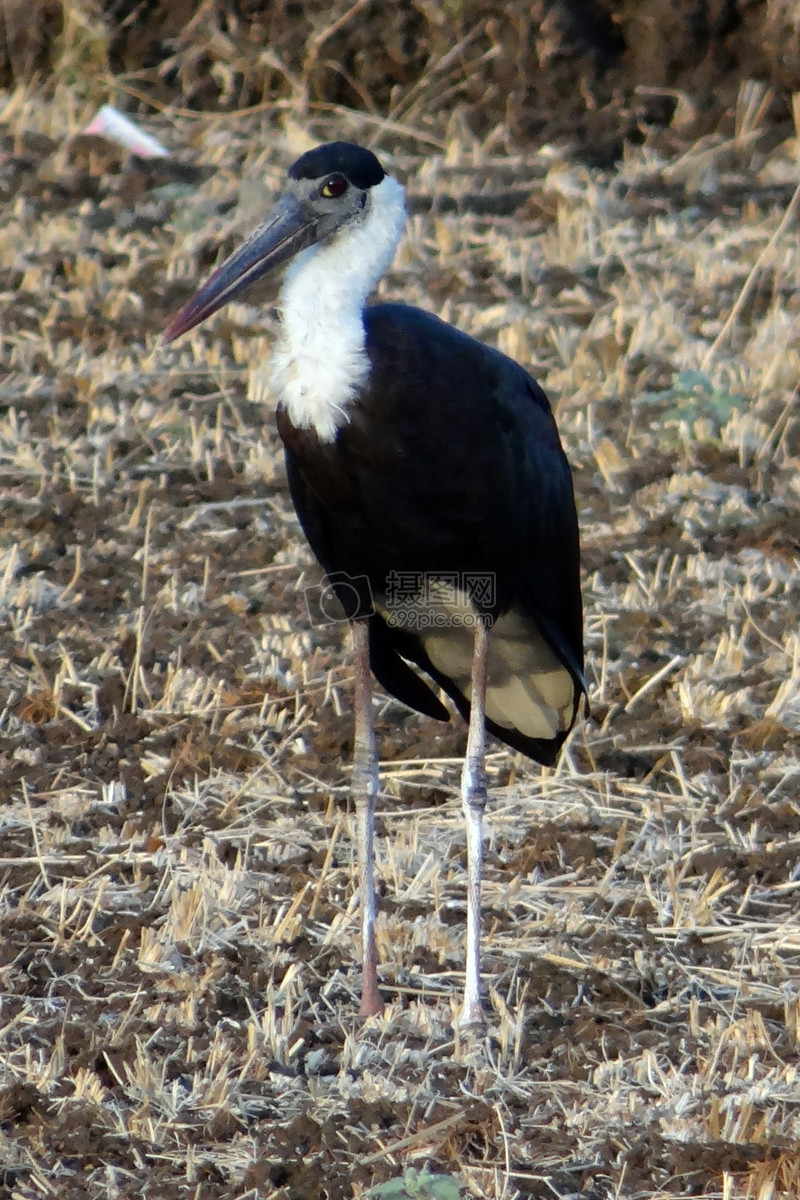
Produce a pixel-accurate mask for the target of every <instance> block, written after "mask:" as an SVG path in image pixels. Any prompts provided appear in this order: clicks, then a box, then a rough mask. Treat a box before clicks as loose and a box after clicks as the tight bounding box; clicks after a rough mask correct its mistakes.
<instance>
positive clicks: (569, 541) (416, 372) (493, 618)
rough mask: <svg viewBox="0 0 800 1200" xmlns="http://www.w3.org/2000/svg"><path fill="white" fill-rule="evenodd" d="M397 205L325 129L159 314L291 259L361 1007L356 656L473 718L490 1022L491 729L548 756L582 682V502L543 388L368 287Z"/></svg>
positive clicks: (306, 515)
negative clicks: (345, 763)
mask: <svg viewBox="0 0 800 1200" xmlns="http://www.w3.org/2000/svg"><path fill="white" fill-rule="evenodd" d="M405 219H406V209H405V203H404V189H403V187H402V186H401V185H400V183H399V182H398V181H397V180H396V179H394V178H393V177H392V176H391V175H387V174H386V172H385V171H384V169H383V167H382V166H381V163H380V162H379V161H378V159H377V158H376V156H375V155H374V154H373V153H371V151H369V150H367V149H364V148H363V147H361V146H357V145H353V144H351V143H347V142H332V143H329V144H327V145H322V146H318V147H316V148H315V149H313V150H310V151H308V152H307V153H305V154H303V155H302V156H301V157H300V158H298V159H297V161H296V162H295V163H293V164H292V166H291V167H290V168H289V172H288V180H287V183H286V188H285V190H284V192H283V194H282V196H281V197H280V199H279V200H278V202H277V204H276V205H275V207H274V208H273V210H272V211H271V212H270V214H269V215H268V216H267V218H266V219H265V220H264V222H263V223H262V224H260V225H259V226H258V228H257V229H255V230H254V232H253V233H251V234H250V236H249V237H248V238H247V239H246V240H245V241H244V242H243V243H242V245H241V246H240V247H239V248H238V249H237V250H235V251H234V252H233V254H231V255H230V257H229V258H227V259H226V261H225V262H223V264H222V265H221V266H220V267H218V268H217V270H216V271H214V273H213V274H212V275H211V276H210V278H209V279H208V280H207V281H206V283H204V284H203V286H202V287H201V288H200V289H199V291H197V292H196V293H195V295H194V296H193V297H192V298H191V299H190V300H189V301H188V303H187V304H186V305H185V306H184V307H183V308H182V309H181V311H180V312H179V313H178V314H177V315H176V316H175V317H174V318H173V320H172V321H171V322H170V324H169V326H168V328H167V329H166V331H165V333H164V338H165V340H166V341H170V342H171V341H173V340H174V339H175V338H178V337H180V336H181V335H182V334H184V333H186V332H187V331H188V330H190V329H192V328H194V327H195V326H196V325H199V324H200V322H201V321H205V319H206V318H207V317H209V316H211V314H212V313H214V312H216V311H217V310H218V309H220V308H221V307H222V306H223V305H224V304H227V303H228V302H229V301H230V300H232V299H233V298H234V297H236V296H239V295H240V294H241V293H242V292H243V291H244V290H245V289H246V288H247V287H248V286H249V285H250V284H253V283H255V282H256V281H257V280H259V279H261V278H262V277H263V276H265V275H266V274H267V273H268V272H271V271H273V270H275V268H277V267H278V266H280V265H281V264H283V263H286V262H287V261H288V260H290V259H291V260H293V261H292V263H291V266H289V268H288V270H287V271H286V274H285V277H284V280H283V284H282V287H281V292H280V315H281V331H280V334H279V337H278V340H277V345H276V347H275V350H274V354H273V359H272V382H273V387H274V392H275V394H276V397H277V400H278V406H277V424H278V430H279V433H280V436H281V438H282V440H283V444H284V449H285V456H286V467H287V472H288V478H289V486H290V490H291V494H292V499H293V502H294V506H295V509H296V511H297V516H298V518H299V520H300V524H301V525H302V527H303V530H304V532H305V534H306V537H307V539H308V541H309V543H310V546H311V549H312V550H313V552H314V554H315V555H316V557H317V559H318V560H319V562H320V564H321V566H322V568H323V570H324V571H325V572H326V575H327V579H328V581H329V585H330V587H331V589H332V591H333V592H334V593H335V594H336V595H337V596H338V598H339V600H340V602H341V604H342V606H343V608H344V610H345V613H346V616H347V617H348V619H349V621H350V624H351V628H352V634H353V643H354V654H355V702H354V706H355V737H354V762H353V792H354V797H355V804H356V813H357V838H358V862H359V890H360V903H361V933H362V991H361V1008H360V1011H361V1013H362V1014H363V1015H366V1016H370V1015H376V1014H378V1013H380V1012H381V1011H382V1008H383V1003H382V999H381V995H380V992H379V989H378V976H377V961H378V959H377V948H376V939H375V918H376V905H375V889H374V883H373V871H374V851H373V827H374V818H375V800H376V796H377V794H378V758H377V753H376V741H375V733H374V723H373V712H372V682H371V674H370V668H371V672H372V675H374V676H375V678H376V679H377V680H378V682H379V683H380V684H381V685H382V686H383V687H384V688H385V689H386V691H388V692H389V693H391V694H392V695H393V696H395V697H396V698H397V699H398V700H401V701H402V702H403V703H404V704H406V705H408V706H409V707H410V708H412V709H416V710H417V711H418V712H421V713H424V714H425V715H427V716H429V717H434V718H438V719H440V720H447V719H448V710H447V708H446V707H445V705H444V704H443V703H442V700H441V698H440V695H439V694H437V693H438V692H439V690H441V692H444V693H445V694H446V695H447V696H449V697H450V700H451V701H452V702H453V704H454V705H455V707H456V709H457V710H458V712H459V713H460V714H461V716H462V717H463V718H464V719H465V720H466V721H467V722H468V735H467V750H466V756H465V759H464V765H463V771H462V779H461V798H462V804H463V809H464V814H465V818H466V828H467V953H466V971H465V986H464V999H463V1005H462V1008H461V1013H460V1017H459V1018H458V1020H459V1023H460V1024H462V1025H465V1026H469V1025H479V1024H481V1023H482V1022H483V1009H482V1002H481V976H480V903H481V865H482V853H483V846H482V820H483V814H484V810H485V807H486V802H487V787H486V774H485V767H484V760H485V731H487V730H488V731H489V733H491V734H492V735H493V736H494V737H496V738H499V740H500V741H501V742H504V743H505V744H506V745H508V746H510V747H512V748H513V749H515V750H519V751H521V752H522V753H523V754H526V755H528V756H529V757H530V758H532V759H534V760H535V761H536V762H538V763H543V764H552V763H554V762H555V760H556V757H557V755H558V752H559V749H560V747H561V745H562V743H563V742H564V739H565V738H566V736H567V734H568V733H569V731H570V729H571V728H572V726H573V724H574V722H575V719H576V717H577V714H578V710H579V707H580V705H581V702H582V697H584V696H585V693H586V684H585V681H584V676H583V642H582V605H581V591H580V577H579V542H578V521H577V516H576V511H575V501H574V496H573V488H572V477H571V474H570V469H569V466H568V463H567V460H566V457H565V455H564V452H563V450H562V447H561V442H560V439H559V435H558V431H557V428H556V424H555V420H554V418H553V415H552V412H551V409H550V405H549V403H548V400H547V397H546V395H545V393H544V392H543V390H542V388H541V387H540V386H539V384H538V383H537V382H536V381H535V380H534V379H533V378H532V376H531V375H529V374H528V372H527V371H526V370H525V369H524V368H523V367H521V366H519V365H518V364H517V363H516V362H514V361H513V360H512V359H510V358H507V357H506V356H505V355H504V354H501V353H500V352H499V351H498V350H496V349H493V348H492V347H490V346H487V345H484V344H483V343H481V342H479V341H476V340H475V339H474V338H471V337H469V336H467V335H466V334H464V333H461V332H459V331H458V330H457V329H455V328H453V327H452V326H451V325H448V324H446V323H444V322H443V321H441V320H439V319H438V318H437V317H435V316H433V315H432V314H430V313H428V312H424V311H423V310H421V309H418V308H413V307H410V306H408V305H405V304H398V303H387V304H372V305H368V304H367V300H368V297H369V296H370V293H371V292H372V290H373V288H374V287H375V285H376V284H377V282H378V280H379V279H380V277H381V275H382V274H383V273H384V271H385V270H386V268H387V267H388V266H389V264H390V263H391V261H392V258H393V257H394V254H395V251H396V249H397V246H398V244H399V242H400V238H401V236H402V232H403V227H404V224H405Z"/></svg>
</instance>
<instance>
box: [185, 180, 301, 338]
mask: <svg viewBox="0 0 800 1200" xmlns="http://www.w3.org/2000/svg"><path fill="white" fill-rule="evenodd" d="M316 239H317V222H316V219H315V218H314V217H313V216H312V215H310V214H309V211H308V209H307V208H306V207H305V206H304V205H302V204H301V203H300V201H299V200H297V199H296V198H295V197H294V196H282V197H281V199H280V200H279V201H278V203H277V205H276V206H275V208H274V209H273V211H272V212H271V213H270V215H269V216H268V217H267V219H266V221H264V223H263V224H262V225H259V227H258V229H256V230H254V231H253V233H251V234H250V237H249V238H248V239H247V241H246V242H243V243H242V245H241V246H240V247H239V249H238V250H234V252H233V254H231V256H230V257H229V258H226V260H225V262H224V263H223V264H222V266H221V267H217V269H216V271H215V272H214V274H213V275H211V276H209V278H208V279H207V280H206V282H205V283H204V284H203V286H202V287H201V288H200V289H199V291H197V292H195V294H194V295H193V296H192V298H191V300H189V301H188V302H187V303H186V304H184V306H183V308H182V309H181V311H180V312H179V313H177V314H176V316H174V317H173V318H172V320H171V321H170V323H169V325H168V326H167V328H166V329H165V330H164V335H163V337H164V341H165V342H174V341H175V339H176V338H179V337H181V335H182V334H184V333H187V332H188V331H189V330H190V329H194V327H195V325H199V324H200V322H201V321H205V319H206V317H210V316H211V314H212V313H215V312H217V310H218V309H220V308H222V306H223V305H224V304H227V303H228V301H229V300H232V299H233V298H234V296H238V294H239V292H242V291H244V289H245V288H247V287H249V286H250V284H251V283H255V282H256V280H258V279H262V278H263V277H264V276H265V275H267V274H269V272H270V271H274V270H275V268H276V267H279V266H280V265H281V263H284V262H286V260H287V259H289V258H292V256H293V255H295V254H297V253H298V252H299V251H300V250H304V249H305V248H306V246H311V245H313V243H314V242H315V241H316Z"/></svg>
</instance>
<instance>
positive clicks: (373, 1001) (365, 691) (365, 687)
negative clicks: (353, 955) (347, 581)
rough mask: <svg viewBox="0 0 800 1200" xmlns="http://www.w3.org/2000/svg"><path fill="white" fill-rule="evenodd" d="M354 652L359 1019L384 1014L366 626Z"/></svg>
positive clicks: (358, 628)
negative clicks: (377, 928)
mask: <svg viewBox="0 0 800 1200" xmlns="http://www.w3.org/2000/svg"><path fill="white" fill-rule="evenodd" d="M351 628H352V631H353V646H354V648H355V671H356V681H355V683H356V687H355V746H354V751H353V795H354V797H355V802H356V821H357V825H358V889H359V899H360V903H361V939H362V941H361V963H362V976H361V1007H360V1009H359V1012H360V1013H361V1015H362V1016H364V1017H372V1016H376V1015H377V1014H378V1013H381V1012H383V1001H382V1000H381V996H380V992H379V991H378V951H377V947H376V944H375V917H376V905H375V878H374V875H375V854H374V849H373V840H374V833H375V798H376V796H377V794H378V754H377V749H376V745H375V727H374V724H373V720H372V676H371V674H370V666H369V629H368V625H367V622H366V621H364V620H361V621H352V622H351Z"/></svg>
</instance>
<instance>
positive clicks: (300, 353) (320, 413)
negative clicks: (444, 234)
mask: <svg viewBox="0 0 800 1200" xmlns="http://www.w3.org/2000/svg"><path fill="white" fill-rule="evenodd" d="M404 197H405V191H404V189H403V188H402V187H401V185H400V184H399V183H398V182H397V180H396V179H392V178H391V177H390V176H388V175H387V176H386V177H385V178H384V179H383V180H382V181H381V182H380V183H379V184H377V185H376V186H375V187H373V188H370V191H369V195H368V199H367V203H366V206H365V208H364V212H363V216H362V217H361V218H360V219H359V220H354V221H350V222H348V224H347V225H345V226H344V227H343V228H342V229H341V230H340V231H339V232H338V233H337V234H336V235H335V236H334V237H333V238H331V240H330V241H329V242H326V243H323V244H321V245H318V246H311V247H309V249H308V250H304V251H303V252H302V253H301V254H299V255H298V256H297V258H296V259H295V261H294V262H293V263H292V265H291V266H290V267H289V269H288V271H287V272H286V276H285V279H284V282H283V286H282V288H281V293H280V307H281V323H282V330H281V335H280V338H279V340H278V343H277V345H276V348H275V352H274V354H273V359H272V381H273V386H274V388H275V390H276V393H277V395H278V397H279V399H280V400H281V401H282V403H283V404H284V406H285V408H286V411H287V413H288V415H289V418H290V420H291V422H292V424H293V425H296V426H298V427H299V428H305V429H315V430H316V432H317V434H318V436H319V438H320V440H321V441H333V440H334V438H335V437H336V432H337V430H338V429H339V428H340V427H341V426H342V425H343V424H344V423H345V422H346V421H347V419H348V408H349V406H350V404H351V402H352V401H353V399H354V397H355V396H356V393H357V392H358V389H359V388H360V387H361V385H362V384H363V383H364V382H365V381H366V379H367V376H368V374H369V369H370V364H369V358H368V357H367V353H366V349H365V333H364V322H363V319H362V314H363V311H364V305H365V304H366V301H367V297H368V296H369V294H370V292H371V291H372V290H373V288H374V287H375V285H376V283H377V282H378V280H379V279H380V277H381V275H382V274H383V273H384V271H385V270H386V268H387V267H388V266H389V264H390V262H391V261H392V259H393V258H394V254H395V251H396V249H397V246H398V244H399V242H400V238H401V236H402V232H403V226H404V225H405V219H406V209H405V199H404Z"/></svg>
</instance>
